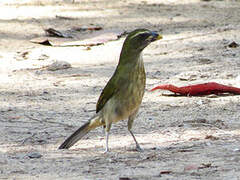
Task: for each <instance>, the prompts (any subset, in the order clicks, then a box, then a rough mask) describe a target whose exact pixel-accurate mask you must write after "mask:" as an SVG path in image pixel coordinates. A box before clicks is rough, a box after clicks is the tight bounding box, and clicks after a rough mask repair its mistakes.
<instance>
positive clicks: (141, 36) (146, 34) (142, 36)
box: [140, 33, 149, 39]
mask: <svg viewBox="0 0 240 180" xmlns="http://www.w3.org/2000/svg"><path fill="white" fill-rule="evenodd" d="M148 36H149V34H148V33H142V34H140V38H142V39H146V38H147V37H148Z"/></svg>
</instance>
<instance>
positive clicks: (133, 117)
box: [128, 111, 143, 152]
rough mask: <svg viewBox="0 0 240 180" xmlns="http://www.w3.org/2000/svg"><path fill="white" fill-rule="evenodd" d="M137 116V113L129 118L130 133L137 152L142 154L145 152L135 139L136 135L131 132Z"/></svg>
mask: <svg viewBox="0 0 240 180" xmlns="http://www.w3.org/2000/svg"><path fill="white" fill-rule="evenodd" d="M136 114H137V111H136V112H135V113H134V114H132V115H131V116H129V118H128V131H129V132H130V134H131V135H132V137H133V140H134V141H135V143H136V150H137V151H139V152H142V151H143V150H142V148H141V147H140V145H139V144H138V142H137V139H136V138H135V136H134V134H133V132H132V130H131V129H132V125H133V121H134V119H135V117H136Z"/></svg>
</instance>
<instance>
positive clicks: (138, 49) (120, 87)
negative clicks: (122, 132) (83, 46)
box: [59, 29, 162, 152]
mask: <svg viewBox="0 0 240 180" xmlns="http://www.w3.org/2000/svg"><path fill="white" fill-rule="evenodd" d="M158 39H162V36H161V35H159V34H157V33H156V32H153V31H149V30H147V29H136V30H134V31H132V32H131V33H129V35H128V36H127V37H126V39H125V41H124V44H123V47H122V51H121V54H120V59H119V63H118V65H117V68H116V70H115V72H114V74H113V76H112V77H111V79H110V80H109V81H108V83H107V85H106V86H105V88H104V89H103V91H102V93H101V95H100V97H99V99H98V102H97V107H96V114H95V116H94V117H92V118H91V119H90V120H89V121H88V122H86V123H85V124H84V125H83V126H81V127H80V128H79V129H78V130H77V131H75V132H74V133H73V134H72V135H71V136H69V137H68V138H67V139H66V140H65V141H64V142H63V143H62V145H61V146H60V147H59V149H68V148H70V147H71V146H73V145H74V144H75V143H76V142H77V141H78V140H79V139H81V138H82V137H83V136H84V135H86V134H87V133H88V132H89V131H90V130H92V129H95V128H96V127H99V126H103V127H104V128H105V132H106V150H105V152H107V151H109V148H108V137H109V131H110V129H111V125H112V123H116V122H118V121H120V120H124V119H128V130H129V132H130V134H131V135H132V137H133V139H134V141H135V143H136V149H137V150H139V151H140V150H141V148H140V146H139V144H138V142H137V140H136V138H135V136H134V134H133V132H132V130H131V129H132V125H133V121H134V118H135V117H136V114H137V112H138V109H139V107H140V105H141V103H142V98H143V95H144V90H145V84H146V74H145V69H144V64H143V59H142V50H143V49H144V48H145V47H147V46H148V45H149V44H150V43H151V42H153V41H156V40H158Z"/></svg>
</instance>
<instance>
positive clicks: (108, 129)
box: [104, 123, 112, 153]
mask: <svg viewBox="0 0 240 180" xmlns="http://www.w3.org/2000/svg"><path fill="white" fill-rule="evenodd" d="M111 125H112V124H111V123H110V124H107V125H105V134H106V146H105V151H104V153H107V152H109V148H108V139H109V132H110V129H111Z"/></svg>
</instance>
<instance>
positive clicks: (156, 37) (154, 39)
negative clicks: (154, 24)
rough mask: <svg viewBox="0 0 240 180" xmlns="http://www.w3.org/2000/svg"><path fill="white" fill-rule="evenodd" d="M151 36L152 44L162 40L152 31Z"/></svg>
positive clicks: (160, 36)
mask: <svg viewBox="0 0 240 180" xmlns="http://www.w3.org/2000/svg"><path fill="white" fill-rule="evenodd" d="M151 36H152V39H151V41H152V42H153V41H157V40H159V39H162V35H160V34H158V33H156V32H154V31H152V33H151Z"/></svg>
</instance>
